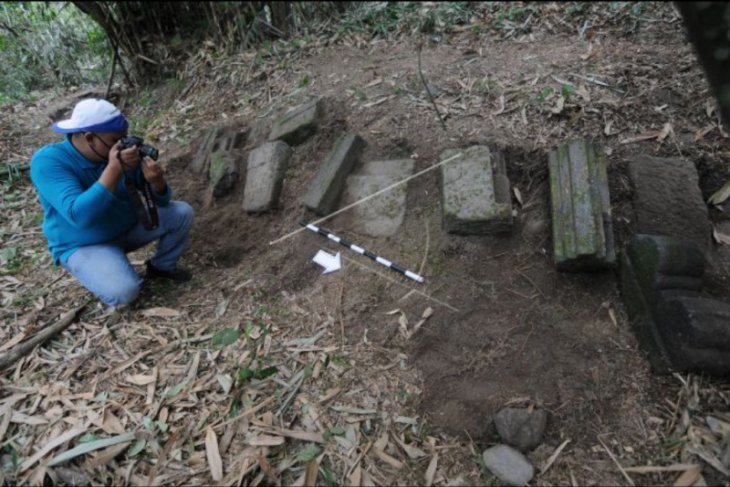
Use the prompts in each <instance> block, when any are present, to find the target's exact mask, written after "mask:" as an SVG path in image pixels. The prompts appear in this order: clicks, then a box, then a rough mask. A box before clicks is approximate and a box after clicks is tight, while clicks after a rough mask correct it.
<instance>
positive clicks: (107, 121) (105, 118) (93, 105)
mask: <svg viewBox="0 0 730 487" xmlns="http://www.w3.org/2000/svg"><path fill="white" fill-rule="evenodd" d="M128 127H129V124H128V123H127V119H126V118H124V115H122V112H120V111H119V109H118V108H117V107H115V106H114V105H112V104H111V103H109V102H108V101H106V100H102V99H100V98H87V99H85V100H81V101H80V102H78V103H77V104H76V106H75V107H74V111H73V113H71V118H69V119H68V120H61V121H60V122H57V123H54V124H53V125H51V128H52V129H53V131H54V132H58V133H59V134H71V133H74V132H125V131H126V130H127V128H128Z"/></svg>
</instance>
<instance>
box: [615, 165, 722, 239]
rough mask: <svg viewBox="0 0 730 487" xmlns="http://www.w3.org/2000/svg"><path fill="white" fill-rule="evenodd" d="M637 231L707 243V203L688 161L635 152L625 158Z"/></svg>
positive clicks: (695, 173) (693, 167)
mask: <svg viewBox="0 0 730 487" xmlns="http://www.w3.org/2000/svg"><path fill="white" fill-rule="evenodd" d="M628 172H629V177H630V178H631V185H632V189H633V197H632V200H633V201H632V202H633V208H634V212H635V218H634V222H633V223H634V229H635V231H636V232H637V233H645V234H651V235H666V236H668V237H675V238H680V239H684V240H690V241H692V242H694V243H696V244H697V245H699V247H700V249H701V250H702V251H703V252H707V250H708V249H709V248H710V247H711V244H712V242H711V233H712V232H711V225H710V222H709V218H708V212H707V205H706V204H705V202H704V200H703V198H702V192H701V191H700V187H699V176H698V175H697V168H696V167H695V165H694V163H693V162H692V161H688V160H686V159H677V158H659V157H651V156H638V157H634V158H633V159H632V160H630V161H629V164H628Z"/></svg>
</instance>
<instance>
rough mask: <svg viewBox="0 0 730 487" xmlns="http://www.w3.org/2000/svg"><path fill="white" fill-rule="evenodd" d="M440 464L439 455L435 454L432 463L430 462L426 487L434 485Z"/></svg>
mask: <svg viewBox="0 0 730 487" xmlns="http://www.w3.org/2000/svg"><path fill="white" fill-rule="evenodd" d="M438 463H439V454H438V453H437V454H435V455H434V456H433V457H432V458H431V461H430V462H428V468H427V469H426V475H425V477H426V479H425V480H426V483H425V484H424V485H425V486H426V487H431V485H433V478H434V476H435V475H436V468H437V467H438Z"/></svg>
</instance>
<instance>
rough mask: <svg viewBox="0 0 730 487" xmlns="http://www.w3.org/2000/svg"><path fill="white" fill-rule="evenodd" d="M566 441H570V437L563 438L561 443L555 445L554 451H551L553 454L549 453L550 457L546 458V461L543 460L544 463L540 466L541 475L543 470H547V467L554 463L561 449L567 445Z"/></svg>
mask: <svg viewBox="0 0 730 487" xmlns="http://www.w3.org/2000/svg"><path fill="white" fill-rule="evenodd" d="M568 443H570V438H568V439H567V440H565V441H564V442H563V443H561V444H560V446H559V447H557V448H556V449H555V451H554V452H553V454H552V455H550V458H548V460H547V462H545V465H544V466H543V467H542V469H540V474H541V475H542V474H544V473H545V472H547V471H548V469H549V468H550V467H551V466H552V465H553V463H555V460H556V459H557V458H558V456H559V455H560V452H562V451H563V449H564V448H565V447H566V446H567V445H568Z"/></svg>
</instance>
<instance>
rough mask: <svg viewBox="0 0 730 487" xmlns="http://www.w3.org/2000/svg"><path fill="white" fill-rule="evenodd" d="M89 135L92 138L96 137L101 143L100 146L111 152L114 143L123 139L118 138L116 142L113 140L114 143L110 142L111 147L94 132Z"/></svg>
mask: <svg viewBox="0 0 730 487" xmlns="http://www.w3.org/2000/svg"><path fill="white" fill-rule="evenodd" d="M89 133H90V134H91V135H93V136H94V137H96V138H97V139H99V140H100V141H101V143H102V144H104V147H106V148H107V149H109V150H111V148H112V146H113V145H114V144H116V143H117V142H118V141H119V139H121V138H122V137H124V136H123V135H122V136H121V137H119V138H118V139H116V140H115V141H114V142H112V144H111V145H109V144H107V143H106V141H104V139H102V138H101V136H100V135H99V134H97V133H96V132H89Z"/></svg>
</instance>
